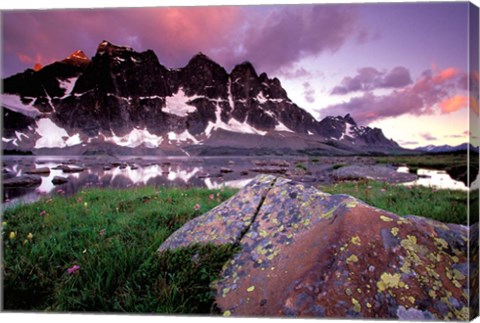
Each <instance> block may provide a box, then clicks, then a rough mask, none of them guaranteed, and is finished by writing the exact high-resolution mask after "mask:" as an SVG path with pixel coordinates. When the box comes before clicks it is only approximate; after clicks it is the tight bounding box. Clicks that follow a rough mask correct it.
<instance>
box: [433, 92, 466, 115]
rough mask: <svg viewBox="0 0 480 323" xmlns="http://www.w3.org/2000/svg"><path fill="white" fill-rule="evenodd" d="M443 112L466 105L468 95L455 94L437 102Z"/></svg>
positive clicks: (452, 110)
mask: <svg viewBox="0 0 480 323" xmlns="http://www.w3.org/2000/svg"><path fill="white" fill-rule="evenodd" d="M439 105H440V108H441V109H442V112H443V113H451V112H455V111H458V110H461V109H463V108H466V107H467V106H468V97H466V96H464V95H455V96H453V97H451V98H448V99H445V100H443V101H442V102H440V103H439Z"/></svg>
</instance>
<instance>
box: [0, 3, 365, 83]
mask: <svg viewBox="0 0 480 323" xmlns="http://www.w3.org/2000/svg"><path fill="white" fill-rule="evenodd" d="M357 16H358V15H357V8H356V7H355V6H353V7H352V6H345V5H328V6H325V5H290V6H285V5H284V6H204V7H163V8H162V7H157V8H128V9H124V8H123V9H94V10H89V9H77V10H74V9H67V10H43V11H41V10H36V11H11V12H5V13H3V15H2V18H3V19H2V27H3V32H4V33H3V34H4V37H3V41H4V61H5V62H6V63H5V64H4V71H3V73H4V74H5V75H11V74H13V73H17V72H20V71H22V70H23V69H25V68H26V67H31V65H32V64H33V63H42V64H48V63H50V61H47V59H45V58H47V57H48V58H53V59H54V60H60V59H63V58H65V57H66V56H68V55H69V54H71V53H72V52H73V51H75V50H79V49H80V50H83V51H84V52H85V53H86V54H87V55H88V56H92V55H94V53H95V50H96V48H97V45H98V44H99V43H100V42H101V41H102V40H104V39H105V40H108V41H110V42H112V43H114V44H118V45H126V46H130V47H132V48H134V49H135V50H137V51H144V50H147V49H152V50H153V51H154V52H155V53H156V54H157V56H158V58H159V61H160V62H161V63H162V64H164V65H166V66H167V67H181V66H184V65H185V64H186V63H187V62H188V60H189V59H190V58H191V57H192V56H193V55H195V54H196V53H197V52H200V51H201V52H203V53H205V54H207V55H208V56H210V57H211V58H212V59H214V60H216V61H217V62H218V63H220V64H221V65H223V66H225V67H226V68H227V69H231V68H232V67H233V66H234V65H236V64H238V63H241V62H243V61H245V60H249V61H251V62H252V63H253V64H254V65H255V67H256V68H257V69H259V71H266V72H273V71H277V70H278V69H280V68H285V67H287V66H289V65H292V64H294V63H295V62H297V61H298V60H299V59H301V58H303V57H306V56H312V55H313V56H315V55H319V54H321V53H324V52H335V51H336V50H338V49H339V48H340V47H342V46H343V45H344V44H345V43H346V42H347V41H348V40H349V39H353V38H354V37H355V35H356V33H357V29H358V28H357V27H358V26H357V25H358V18H357ZM319 30H321V31H322V32H319ZM362 35H364V37H366V36H368V30H367V29H362ZM17 53H22V54H23V55H26V56H22V59H20V57H19V56H18V55H17ZM37 55H41V57H43V58H44V59H43V61H41V62H36V61H35V62H32V61H31V60H29V59H28V58H27V57H29V58H31V59H32V60H33V58H34V57H36V56H37Z"/></svg>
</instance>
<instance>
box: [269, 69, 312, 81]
mask: <svg viewBox="0 0 480 323" xmlns="http://www.w3.org/2000/svg"><path fill="white" fill-rule="evenodd" d="M278 75H279V76H281V77H285V78H288V79H297V78H304V77H312V76H313V74H312V73H311V72H309V71H307V70H306V69H305V68H303V67H298V68H287V69H285V68H282V69H280V71H279V72H278Z"/></svg>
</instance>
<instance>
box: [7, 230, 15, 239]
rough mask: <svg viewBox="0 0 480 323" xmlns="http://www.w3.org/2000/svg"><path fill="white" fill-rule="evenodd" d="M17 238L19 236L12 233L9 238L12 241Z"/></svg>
mask: <svg viewBox="0 0 480 323" xmlns="http://www.w3.org/2000/svg"><path fill="white" fill-rule="evenodd" d="M16 236H17V233H16V232H13V231H11V232H10V234H9V236H8V237H9V238H10V240H13V239H15V237H16Z"/></svg>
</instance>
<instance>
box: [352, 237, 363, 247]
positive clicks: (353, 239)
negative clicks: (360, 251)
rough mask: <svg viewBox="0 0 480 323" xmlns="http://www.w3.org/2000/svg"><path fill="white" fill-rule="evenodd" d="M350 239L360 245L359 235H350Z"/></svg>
mask: <svg viewBox="0 0 480 323" xmlns="http://www.w3.org/2000/svg"><path fill="white" fill-rule="evenodd" d="M350 241H351V242H352V243H353V244H355V245H357V246H359V245H361V240H360V237H359V236H354V237H352V239H351V240H350Z"/></svg>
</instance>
